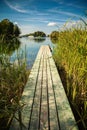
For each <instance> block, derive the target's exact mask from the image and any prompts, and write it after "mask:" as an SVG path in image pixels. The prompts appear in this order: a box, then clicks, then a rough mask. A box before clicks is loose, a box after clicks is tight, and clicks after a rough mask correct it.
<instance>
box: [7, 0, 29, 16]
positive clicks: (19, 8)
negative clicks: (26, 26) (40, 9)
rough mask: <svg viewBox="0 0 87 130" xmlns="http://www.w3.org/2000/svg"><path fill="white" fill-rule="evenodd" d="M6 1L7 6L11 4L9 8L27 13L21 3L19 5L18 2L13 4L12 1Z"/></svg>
mask: <svg viewBox="0 0 87 130" xmlns="http://www.w3.org/2000/svg"><path fill="white" fill-rule="evenodd" d="M5 3H6V5H7V6H9V8H11V9H13V10H16V11H17V12H20V13H27V11H26V10H24V9H22V8H21V6H20V5H18V4H17V3H15V5H13V4H11V3H10V2H8V1H7V0H5Z"/></svg>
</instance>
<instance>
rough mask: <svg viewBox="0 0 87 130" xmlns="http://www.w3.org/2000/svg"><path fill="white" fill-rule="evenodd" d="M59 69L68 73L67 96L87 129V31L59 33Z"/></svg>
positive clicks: (56, 54)
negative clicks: (61, 68)
mask: <svg viewBox="0 0 87 130" xmlns="http://www.w3.org/2000/svg"><path fill="white" fill-rule="evenodd" d="M54 59H55V62H56V64H57V66H58V67H63V68H64V69H65V72H66V79H67V81H66V82H67V87H66V88H65V89H66V91H67V95H68V97H69V99H70V102H71V103H72V104H73V106H74V108H76V111H77V113H78V115H79V117H80V122H82V124H83V127H84V129H86V128H87V124H86V122H87V30H83V29H79V28H77V29H75V28H74V29H73V28H72V29H70V30H66V31H62V32H60V33H59V41H58V43H57V47H56V48H55V50H54Z"/></svg>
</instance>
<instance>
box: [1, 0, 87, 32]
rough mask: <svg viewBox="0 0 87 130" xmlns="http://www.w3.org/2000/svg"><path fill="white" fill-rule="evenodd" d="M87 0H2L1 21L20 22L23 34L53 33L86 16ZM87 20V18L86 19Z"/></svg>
mask: <svg viewBox="0 0 87 130" xmlns="http://www.w3.org/2000/svg"><path fill="white" fill-rule="evenodd" d="M86 10H87V0H75V1H74V0H73V1H70V0H0V21H1V20H3V19H5V18H7V19H9V20H11V21H12V22H13V23H15V24H18V26H19V27H20V29H21V33H22V34H26V33H31V32H34V31H44V32H45V33H47V34H48V33H51V32H52V31H54V30H58V29H60V30H61V29H62V27H63V25H64V24H65V23H68V24H67V26H72V25H73V24H76V23H77V22H79V20H80V18H81V17H82V18H84V19H86V18H85V17H84V14H85V11H86ZM86 20H87V19H86Z"/></svg>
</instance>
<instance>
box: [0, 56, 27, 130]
mask: <svg viewBox="0 0 87 130" xmlns="http://www.w3.org/2000/svg"><path fill="white" fill-rule="evenodd" d="M28 75H29V70H27V69H26V62H25V61H24V60H23V62H22V61H21V60H20V58H18V62H17V63H15V62H14V63H11V62H10V57H9V56H8V55H7V54H0V130H8V129H9V126H10V123H11V120H12V118H13V117H14V113H15V111H16V110H17V109H19V108H20V107H21V106H20V104H19V100H20V97H21V94H22V92H23V88H24V86H25V84H26V81H27V78H28Z"/></svg>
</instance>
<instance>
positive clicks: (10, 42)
mask: <svg viewBox="0 0 87 130" xmlns="http://www.w3.org/2000/svg"><path fill="white" fill-rule="evenodd" d="M19 47H20V41H19V39H18V38H11V39H3V40H2V39H0V54H6V55H9V56H11V55H12V54H13V52H14V51H15V50H17V49H18V48H19Z"/></svg>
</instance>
